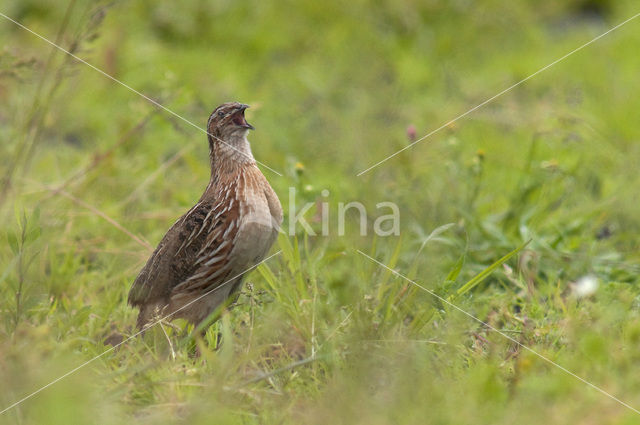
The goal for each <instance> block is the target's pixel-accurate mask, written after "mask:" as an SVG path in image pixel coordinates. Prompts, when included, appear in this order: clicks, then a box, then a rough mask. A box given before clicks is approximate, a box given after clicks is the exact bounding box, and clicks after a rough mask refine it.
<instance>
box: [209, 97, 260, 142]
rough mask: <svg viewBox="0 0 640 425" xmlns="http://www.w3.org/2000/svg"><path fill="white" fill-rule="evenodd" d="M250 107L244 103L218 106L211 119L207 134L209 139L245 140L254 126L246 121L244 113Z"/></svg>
mask: <svg viewBox="0 0 640 425" xmlns="http://www.w3.org/2000/svg"><path fill="white" fill-rule="evenodd" d="M248 107H249V105H245V104H244V103H238V102H229V103H223V104H222V105H220V106H218V107H217V108H216V109H215V110H214V111H213V112H212V113H211V116H210V117H209V122H208V123H207V132H208V133H209V138H211V136H213V137H214V138H218V139H222V140H223V141H225V142H227V141H231V140H229V139H233V138H237V137H239V138H244V136H246V134H247V132H248V131H249V130H253V126H252V125H251V124H249V123H248V122H247V120H245V119H244V111H245V110H246V109H247V108H248Z"/></svg>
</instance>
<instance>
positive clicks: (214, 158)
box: [209, 133, 256, 187]
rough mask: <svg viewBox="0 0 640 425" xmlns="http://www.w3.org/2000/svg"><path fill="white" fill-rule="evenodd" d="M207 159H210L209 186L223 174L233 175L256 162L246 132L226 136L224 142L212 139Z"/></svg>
mask: <svg viewBox="0 0 640 425" xmlns="http://www.w3.org/2000/svg"><path fill="white" fill-rule="evenodd" d="M209 159H210V161H211V181H210V183H209V186H210V187H211V186H212V185H214V184H215V182H216V181H219V180H220V179H221V178H223V177H224V176H225V175H234V174H236V173H238V172H241V169H242V168H244V167H246V166H248V165H253V164H255V163H256V160H255V159H254V158H253V154H252V153H251V145H250V144H249V141H248V140H247V135H246V133H245V134H241V135H235V136H231V137H228V138H227V139H226V140H224V142H222V141H220V140H214V141H213V143H211V141H210V145H209Z"/></svg>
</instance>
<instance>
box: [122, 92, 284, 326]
mask: <svg viewBox="0 0 640 425" xmlns="http://www.w3.org/2000/svg"><path fill="white" fill-rule="evenodd" d="M246 108H248V105H244V104H240V103H236V102H233V103H225V104H223V105H220V106H219V107H217V108H216V109H215V110H214V111H213V113H212V114H211V116H210V117H209V121H208V123H207V132H208V133H209V136H208V138H209V156H210V161H211V179H210V181H209V185H208V186H207V188H206V189H205V191H204V193H203V194H202V196H201V197H200V200H199V201H198V203H197V204H196V205H195V206H194V207H193V208H191V209H190V210H189V211H188V212H187V213H186V214H184V215H183V216H182V217H180V218H179V219H178V221H176V223H175V224H174V225H173V226H172V227H171V228H170V229H169V231H168V232H167V234H166V235H165V236H164V237H163V238H162V240H161V241H160V244H159V245H158V247H157V248H156V250H155V251H154V253H153V254H152V255H151V258H149V260H148V261H147V264H146V265H145V266H144V268H143V269H142V270H141V271H140V274H139V275H138V277H137V278H136V280H135V282H133V286H132V287H131V290H130V292H129V304H131V305H132V306H135V307H139V308H140V313H139V315H138V322H137V324H138V327H139V328H141V329H142V328H144V327H145V325H148V324H150V323H152V322H153V321H154V320H157V319H160V318H163V317H166V316H168V315H171V314H172V313H174V312H175V314H173V315H172V316H170V317H169V318H168V319H169V320H172V319H175V318H184V319H186V320H188V321H189V322H191V323H194V324H196V325H198V324H199V323H201V322H202V321H203V320H205V319H206V318H207V317H208V316H209V315H210V314H211V313H212V312H213V311H214V310H216V309H217V308H218V307H219V306H221V305H222V304H223V303H225V301H227V300H228V299H229V298H230V297H231V296H233V295H234V294H236V293H237V292H238V290H239V289H240V288H241V286H242V280H243V277H244V276H243V273H244V272H245V271H246V270H247V269H249V268H250V267H252V266H254V265H256V264H257V263H259V262H260V261H261V260H262V259H263V258H264V257H265V255H266V254H267V252H268V251H269V248H270V247H271V245H272V244H273V242H274V240H275V238H276V236H277V230H278V227H279V226H280V223H281V222H282V207H281V206H280V202H279V201H278V197H277V196H276V194H275V192H274V191H273V189H272V188H271V186H270V185H269V183H268V182H267V179H266V178H265V177H264V176H263V175H262V173H261V172H260V170H259V169H258V167H257V166H256V162H255V160H254V159H253V155H252V154H251V148H250V146H249V141H248V140H247V138H246V135H247V133H248V131H249V130H250V129H253V127H252V126H251V125H250V124H249V123H247V121H246V120H245V119H244V111H245V109H246ZM207 292H209V294H207V295H205V296H204V297H203V295H204V294H206V293H207ZM198 297H202V298H200V299H199V300H198V301H195V302H193V301H194V300H196V299H197V298H198ZM189 303H191V304H189ZM187 304H189V305H187Z"/></svg>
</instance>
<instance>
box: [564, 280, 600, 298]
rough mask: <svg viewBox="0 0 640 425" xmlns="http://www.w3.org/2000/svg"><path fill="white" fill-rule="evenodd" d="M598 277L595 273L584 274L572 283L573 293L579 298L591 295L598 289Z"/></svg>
mask: <svg viewBox="0 0 640 425" xmlns="http://www.w3.org/2000/svg"><path fill="white" fill-rule="evenodd" d="M598 285H599V282H598V278H597V277H595V276H593V275H586V276H582V277H581V278H580V279H578V280H577V281H576V282H575V283H573V284H572V285H571V290H572V291H573V294H574V295H575V296H576V297H578V298H585V297H589V296H591V295H593V294H595V293H596V291H597V290H598Z"/></svg>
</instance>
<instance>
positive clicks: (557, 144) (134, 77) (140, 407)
mask: <svg viewBox="0 0 640 425" xmlns="http://www.w3.org/2000/svg"><path fill="white" fill-rule="evenodd" d="M58 3H59V4H56V3H46V2H38V1H35V0H27V1H16V0H9V1H8V2H4V3H3V5H2V6H0V12H2V13H5V14H7V15H8V16H10V17H12V18H14V19H17V20H18V21H20V22H21V23H22V24H24V25H26V26H27V27H29V28H31V29H33V30H34V31H36V32H38V33H40V34H42V35H43V36H45V37H47V38H49V39H52V40H56V41H57V42H59V43H60V44H61V45H62V46H64V47H65V48H67V49H70V50H72V51H73V52H74V54H77V55H78V56H80V57H82V58H83V59H85V60H87V61H88V62H90V63H91V64H93V65H95V66H97V67H98V68H100V69H102V70H104V71H105V72H107V73H109V74H111V75H113V76H114V77H116V78H118V79H120V80H122V81H123V82H125V83H126V84H128V85H130V86H131V87H134V88H135V89H137V90H140V91H141V92H143V93H145V94H146V95H148V96H150V97H151V98H153V99H155V100H157V101H158V102H160V103H162V104H163V105H165V106H166V107H168V108H170V109H171V110H173V111H175V112H176V113H178V114H180V115H181V116H184V117H185V118H187V119H188V120H190V121H192V122H193V123H195V124H196V125H198V126H204V125H205V123H206V119H207V117H208V114H209V113H210V112H211V110H212V109H213V108H214V107H215V106H217V105H218V104H219V103H222V102H224V101H229V100H239V101H242V102H246V103H249V104H251V105H253V107H252V109H250V110H249V112H248V120H249V121H250V122H251V123H252V124H254V125H255V127H256V128H257V130H256V131H255V132H254V133H252V134H251V141H252V147H253V151H254V154H255V156H256V158H257V159H258V160H259V161H261V162H263V163H265V164H267V165H268V166H269V167H271V168H273V169H275V170H278V171H280V172H282V174H283V176H282V177H280V176H278V175H276V174H274V173H272V172H270V171H269V170H267V169H264V168H263V172H264V173H265V175H266V177H267V178H268V179H269V181H270V182H271V184H272V186H273V187H274V189H275V190H276V192H277V193H278V195H279V197H280V200H281V202H282V204H283V207H284V209H285V216H286V217H285V228H287V221H286V220H287V217H288V216H289V215H290V213H291V211H290V209H289V196H288V193H289V188H290V187H294V188H296V189H297V195H296V197H297V202H298V204H297V205H298V207H300V206H301V205H302V203H303V202H323V201H324V202H328V203H329V208H330V219H331V222H330V235H329V236H308V235H306V234H305V233H304V232H303V230H302V229H301V228H300V227H298V229H297V234H296V235H295V236H285V235H281V236H280V238H279V240H278V242H277V244H276V245H277V246H275V247H274V248H273V251H272V252H276V251H277V250H281V251H282V252H281V254H279V255H277V256H276V257H274V258H273V259H272V260H270V261H268V262H267V263H265V264H263V265H261V266H260V267H259V268H258V269H257V270H256V271H253V272H252V273H251V274H250V275H249V276H248V279H247V282H248V283H250V285H245V288H244V290H243V293H242V295H241V297H240V299H239V302H238V305H237V306H236V307H235V308H233V309H232V310H231V311H229V312H228V313H226V314H224V315H223V318H222V320H220V321H218V322H217V323H216V324H215V325H214V326H212V327H211V328H210V329H209V331H208V332H207V335H206V341H205V342H204V343H203V344H201V346H200V349H201V351H202V356H201V357H200V358H193V357H191V356H190V355H189V353H190V352H191V351H192V347H191V342H190V341H189V340H188V339H185V338H184V335H185V334H186V332H187V331H188V330H189V329H187V328H186V325H185V324H184V323H182V322H177V324H178V325H179V326H180V327H181V328H182V329H181V330H180V331H176V330H174V329H171V328H165V329H166V331H167V332H168V334H169V338H170V340H171V341H172V344H173V346H174V349H175V354H176V358H175V359H173V358H172V355H171V349H170V347H169V344H168V342H167V338H166V337H165V335H164V334H163V333H162V331H161V329H160V328H158V327H156V328H154V329H153V330H151V331H149V332H148V333H147V334H146V335H145V336H144V337H143V338H142V337H136V338H133V339H131V340H129V341H127V342H126V343H125V344H123V345H122V346H120V347H118V348H117V349H116V350H113V351H110V352H108V353H106V354H104V355H103V356H101V357H100V358H98V359H97V360H95V361H94V362H92V363H90V364H89V365H87V366H85V367H83V368H81V369H79V370H78V371H77V372H75V373H73V374H71V375H70V376H68V377H66V378H64V379H62V380H60V381H59V382H57V383H55V384H53V385H52V386H50V387H49V388H46V389H44V390H43V391H41V392H40V393H38V394H36V395H34V396H33V397H32V398H30V399H29V400H27V401H25V402H24V403H21V404H20V405H19V406H16V407H14V408H12V409H11V410H9V411H7V412H5V413H3V414H2V415H1V416H0V423H7V424H31V423H48V424H69V423H101V424H110V423H113V424H120V423H134V424H144V423H153V424H157V423H160V424H162V423H176V422H188V423H190V424H194V425H195V424H205V423H216V424H218V423H221V424H222V423H248V424H253V423H292V424H297V423H323V424H324V423H344V424H355V423H362V424H387V423H394V424H395V423H398V424H414V423H420V424H424V423H428V424H448V423H465V424H486V423H491V424H511V423H520V424H534V423H535V424H538V423H545V422H546V423H580V424H591V423H593V424H632V423H637V422H638V418H637V414H636V413H634V412H633V411H632V410H630V409H627V408H626V407H624V406H622V405H621V404H619V403H617V402H615V401H614V400H612V399H611V398H609V397H607V396H606V395H604V394H602V393H600V392H598V391H597V390H595V389H593V388H591V387H589V386H588V385H586V384H584V383H583V382H581V381H579V380H578V379H576V378H574V377H572V376H570V375H569V374H567V373H565V372H564V371H562V370H560V369H559V368H557V367H555V366H553V365H552V364H550V363H548V362H547V361H545V360H544V359H542V358H540V357H538V356H536V355H535V354H534V353H532V352H530V351H527V350H526V349H523V348H522V346H520V345H518V344H517V343H516V342H514V341H517V342H518V343H519V344H523V345H524V346H527V347H530V348H531V349H532V350H534V351H535V352H536V353H539V354H540V355H542V356H544V357H545V358H547V359H549V360H551V361H553V362H556V363H558V364H559V365H562V366H563V367H564V368H566V369H567V370H569V371H571V372H572V373H575V374H576V375H577V376H579V377H581V378H584V379H585V380H587V381H589V382H591V383H592V384H593V385H595V386H597V387H599V388H601V389H602V390H604V391H606V392H608V393H610V394H612V395H614V396H615V397H618V398H619V399H621V400H623V401H624V402H626V403H628V404H629V405H631V406H633V407H634V408H636V409H640V383H639V382H638V380H637V379H636V376H637V370H636V369H637V364H638V361H639V360H640V354H638V353H640V350H638V346H639V344H640V320H639V315H640V301H639V300H640V298H639V297H638V294H639V290H638V289H639V285H640V279H639V277H638V271H639V270H640V266H639V265H638V260H639V259H640V255H639V252H640V242H639V238H638V233H639V231H640V218H639V217H638V204H639V201H640V198H639V196H638V190H637V188H638V186H639V185H640V175H639V174H638V172H637V170H638V158H640V144H638V140H640V126H639V124H638V115H637V111H639V110H640V97H638V96H637V95H636V93H638V92H639V91H640V80H639V79H638V78H637V75H638V68H639V67H640V56H639V55H638V54H637V46H638V43H639V42H640V18H638V20H634V21H631V22H629V23H628V24H627V25H625V26H623V27H621V28H620V29H618V30H616V31H615V32H613V33H611V34H609V35H607V36H606V37H604V38H603V39H601V40H599V41H597V42H596V43H594V44H592V45H590V46H588V47H587V48H585V49H584V50H582V51H580V52H578V53H576V54H575V55H572V56H571V57H569V58H567V59H565V60H563V61H562V62H560V63H558V64H557V65H555V66H553V67H552V68H550V69H548V70H546V71H544V72H543V73H541V74H539V75H537V76H535V77H534V78H532V79H531V80H529V81H527V82H526V83H524V84H522V85H520V86H518V87H517V88H515V89H513V90H511V91H509V92H508V93H506V94H504V95H502V96H501V97H499V98H498V99H496V100H494V101H493V102H491V103H489V104H487V105H485V106H484V107H483V108H481V109H479V110H477V111H475V112H473V113H472V114H470V115H468V116H466V117H464V118H462V119H460V120H459V121H457V122H456V123H454V124H452V125H450V126H449V127H447V128H445V129H443V130H442V131H439V132H437V133H435V134H434V135H432V136H431V137H429V138H428V139H426V140H424V141H423V142H421V143H420V144H418V145H416V146H414V147H412V148H411V149H408V150H406V151H404V152H403V153H401V154H399V155H398V156H396V157H394V158H392V159H390V160H389V161H387V162H385V163H384V164H382V165H380V166H379V167H376V168H374V169H373V170H371V171H369V172H367V173H365V174H364V175H362V176H360V177H357V176H356V174H358V173H359V172H360V171H362V170H364V169H366V168H368V167H369V166H371V165H373V164H374V163H376V162H377V161H379V160H381V159H383V158H385V157H386V156H387V155H390V154H392V153H393V152H395V151H396V150H398V149H401V148H402V147H404V146H406V145H407V144H408V143H409V140H408V138H407V134H406V132H407V128H408V127H409V126H410V125H414V126H415V128H416V131H417V136H418V137H420V136H422V135H424V134H427V133H429V132H430V131H432V130H433V129H436V128H438V127H440V126H441V125H442V124H444V123H446V122H447V121H449V120H451V119H452V118H454V117H456V116H458V115H459V114H461V113H463V112H465V111H467V110H469V109H470V108H472V107H474V106H476V105H478V104H479V103H481V102H483V101H484V100H486V99H488V98H490V97H492V96H493V95H495V94H496V93H498V92H500V91H502V90H503V89H504V88H506V87H508V86H510V85H512V84H514V83H516V82H518V81H520V80H521V79H523V78H525V77H527V76H528V75H530V74H532V73H533V72H535V71H537V70H538V69H540V68H542V67H543V66H545V65H547V64H548V63H550V62H552V61H554V60H555V59H557V58H559V57H561V56H563V55H564V54H566V53H568V52H570V51H572V50H573V49H575V48H577V47H579V46H580V45H582V44H584V43H585V42H587V41H589V40H591V39H592V38H594V37H596V36H597V35H599V34H601V33H603V32H605V31H606V30H608V29H609V28H611V27H612V26H614V25H616V24H618V23H619V22H622V21H623V20H625V19H627V18H629V17H630V16H633V15H634V14H636V13H638V12H640V9H638V6H637V4H635V3H634V2H633V1H631V0H621V1H615V2H614V1H607V0H602V1H587V0H567V1H564V2H553V1H542V2H541V1H533V0H531V1H525V0H520V1H513V2H498V1H492V0H487V1H482V2H471V1H468V2H467V1H450V2H435V1H427V2H423V1H410V0H407V1H403V2H392V1H379V2H374V3H370V2H365V1H352V2H348V3H346V2H339V1H334V0H327V1H323V2H290V1H286V2H278V3H276V2H228V1H211V2H208V1H200V0H189V1H184V2H181V5H180V6H179V7H178V6H176V5H175V2H171V1H165V0H162V1H151V0H142V1H137V2H116V3H113V4H108V3H106V2H90V1H86V0H77V1H70V2H66V1H65V2H58ZM0 36H1V39H2V40H3V47H2V49H0V137H1V140H2V143H0V179H1V180H0V184H1V185H2V186H1V187H0V189H1V192H0V217H1V221H0V223H1V224H0V238H1V239H0V240H2V241H3V242H0V382H2V385H1V386H2V391H0V410H2V409H4V408H5V407H8V406H9V405H11V404H12V403H14V402H15V401H17V400H20V399H21V398H22V397H25V396H27V395H29V394H30V393H32V392H33V391H35V390H37V389H39V388H40V387H42V386H43V385H45V384H47V383H49V382H51V381H53V380H54V379H56V378H58V377H59V376H61V375H63V374H64V373H66V372H68V371H70V370H72V369H74V368H75V367H77V366H79V365H81V364H83V363H84V362H86V361H88V360H90V359H92V358H93V357H94V356H97V355H99V354H101V353H103V352H104V351H105V350H107V349H109V347H110V346H109V345H105V340H106V339H107V338H108V337H109V336H113V335H119V334H123V335H125V336H128V335H132V334H133V333H134V332H135V330H134V329H133V325H134V323H135V316H136V311H135V310H133V309H131V308H130V307H128V306H127V305H126V296H127V292H128V289H129V287H130V285H131V283H132V281H133V279H134V278H135V276H136V274H137V272H138V271H139V269H140V268H141V267H142V265H143V263H144V261H145V260H146V258H147V257H148V255H149V253H150V247H153V246H155V244H156V243H157V242H158V241H159V239H160V238H161V237H162V235H163V234H164V232H165V231H166V230H167V229H168V227H169V226H170V225H171V224H172V223H173V221H174V220H175V219H176V218H177V217H178V216H179V215H181V214H182V213H183V212H184V211H186V210H187V209H188V208H189V207H190V206H191V205H192V204H193V203H194V201H195V200H196V199H197V198H198V197H199V195H200V193H201V191H202V190H203V188H204V186H205V185H206V183H207V179H208V175H209V170H208V162H207V160H208V158H207V144H206V139H205V136H204V135H203V133H201V132H200V131H199V130H197V129H195V128H193V127H191V126H190V125H188V124H187V123H185V122H183V121H181V120H179V119H178V118H176V117H174V116H172V115H170V114H168V113H166V112H164V111H162V110H156V109H155V108H154V106H153V105H152V104H151V103H149V102H148V101H147V100H145V99H143V98H141V97H139V96H137V95H136V94H134V93H132V92H131V91H129V90H127V89H126V88H124V87H122V86H120V85H117V84H115V83H114V82H113V81H110V80H109V79H107V78H105V77H104V76H103V75H100V74H99V73H97V72H95V71H94V70H92V69H90V68H89V67H87V66H85V65H83V64H80V63H78V62H76V61H75V60H73V59H72V58H70V57H69V56H66V55H64V54H63V53H61V52H59V51H56V50H54V49H53V48H52V47H51V46H50V45H48V44H46V43H45V42H44V41H42V40H40V39H38V38H37V37H35V36H33V35H32V34H29V33H28V32H26V31H24V30H22V29H20V28H19V27H17V26H16V25H14V24H12V23H11V22H9V21H6V20H5V19H4V18H0ZM323 189H327V190H329V192H330V193H329V195H328V196H323V195H322V190H323ZM350 201H359V202H362V203H363V204H364V205H365V206H366V207H367V211H368V213H369V215H370V220H369V224H368V225H369V228H368V230H369V235H368V236H364V237H363V236H360V235H359V232H358V230H359V223H358V220H357V216H356V214H353V215H349V216H348V217H349V220H348V223H347V228H346V234H345V235H344V236H339V235H338V227H337V221H336V220H337V214H338V211H337V208H338V207H337V205H338V203H339V202H345V203H346V202H350ZM384 201H391V202H395V203H396V204H397V205H398V207H399V209H400V212H401V220H400V228H401V232H400V236H391V237H376V236H374V235H373V232H372V225H373V219H374V218H375V217H376V216H378V215H379V214H383V213H387V210H377V209H376V204H377V203H379V202H384ZM316 213H317V211H315V209H312V211H310V212H309V213H308V214H307V215H306V218H307V220H308V221H309V222H310V223H311V225H312V227H314V229H316V230H317V232H318V233H320V232H319V231H320V229H321V223H320V222H319V221H318V220H314V217H317V214H316ZM434 229H437V230H436V231H434ZM528 241H530V242H529V243H528V244H526V246H523V244H525V243H526V242H528ZM518 247H520V249H519V250H517V248H518ZM358 250H360V251H362V252H363V253H365V254H367V255H370V256H371V257H373V258H375V259H376V260H377V261H380V262H382V263H383V264H385V265H387V266H388V267H390V268H391V269H394V270H396V271H397V272H398V273H401V274H402V275H403V276H405V277H406V278H407V279H409V280H407V279H404V278H402V277H400V276H398V275H396V274H394V273H393V272H392V271H391V270H388V269H385V268H384V267H381V266H380V265H378V264H376V263H375V262H373V261H371V260H369V259H367V258H366V257H365V256H363V255H361V254H360V253H358ZM514 250H516V251H515V252H514V255H513V256H512V257H510V258H505V256H507V255H508V254H509V253H512V252H513V251H514ZM586 275H593V276H596V277H597V279H598V281H599V286H598V289H597V290H596V292H595V293H594V294H593V295H591V296H587V297H582V298H581V297H578V296H577V295H576V293H575V289H574V288H575V287H574V282H576V281H577V280H578V279H579V278H581V277H583V276H586ZM411 280H413V281H415V282H416V283H418V284H420V285H422V286H423V287H424V288H425V289H428V290H429V291H432V292H433V293H435V294H437V295H438V296H439V297H441V298H440V299H438V298H436V297H434V296H433V295H431V294H429V293H428V292H427V291H424V290H422V289H420V288H418V287H417V286H415V285H413V284H412V283H411V282H410V281H411ZM444 300H447V301H450V302H452V303H454V304H455V305H456V306H458V307H459V308H461V309H463V310H464V311H466V312H468V313H469V314H471V315H473V316H475V317H477V318H478V319H480V320H481V321H483V322H485V323H486V324H488V325H490V326H491V327H493V328H495V329H498V330H500V331H501V332H502V333H504V334H505V335H508V336H509V337H511V338H512V339H508V338H505V337H504V336H503V335H500V334H498V333H496V332H493V331H492V330H491V329H490V328H488V327H487V326H484V325H482V324H481V323H479V322H477V321H474V320H473V319H471V318H469V317H468V316H466V315H464V314H463V313H461V312H460V311H458V310H456V309H455V308H454V307H452V306H451V305H449V304H447V302H445V301H444ZM218 334H221V335H222V341H223V342H222V344H221V346H219V347H217V346H216V341H217V337H218Z"/></svg>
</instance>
